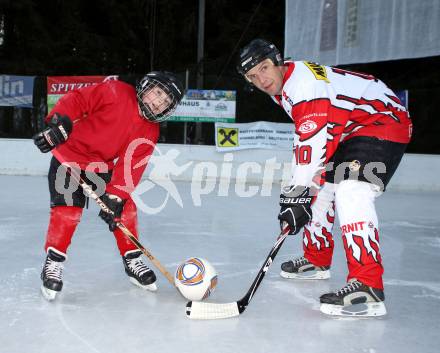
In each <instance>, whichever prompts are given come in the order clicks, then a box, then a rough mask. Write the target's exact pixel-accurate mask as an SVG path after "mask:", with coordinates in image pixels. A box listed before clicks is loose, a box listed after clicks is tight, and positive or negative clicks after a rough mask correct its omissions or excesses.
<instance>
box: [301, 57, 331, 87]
mask: <svg viewBox="0 0 440 353" xmlns="http://www.w3.org/2000/svg"><path fill="white" fill-rule="evenodd" d="M304 65H306V66H307V67H308V68H309V69H310V71H312V73H313V75H315V78H316V79H317V80H323V81H325V82H330V81H329V80H328V78H327V71H326V70H325V66H322V65H319V64H316V63H312V62H310V61H304Z"/></svg>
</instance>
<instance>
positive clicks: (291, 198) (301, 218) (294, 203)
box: [278, 186, 313, 235]
mask: <svg viewBox="0 0 440 353" xmlns="http://www.w3.org/2000/svg"><path fill="white" fill-rule="evenodd" d="M309 192H310V189H309V188H307V187H304V186H296V187H294V186H288V187H285V188H284V189H283V193H282V194H281V195H280V206H281V210H280V213H279V214H278V219H279V220H280V227H281V229H283V222H287V223H288V224H289V226H290V232H289V234H290V235H292V234H297V233H298V232H299V231H300V230H301V228H302V227H304V226H305V225H306V224H307V223H308V222H309V221H310V220H311V219H312V209H311V206H312V202H313V197H312V196H310V195H309Z"/></svg>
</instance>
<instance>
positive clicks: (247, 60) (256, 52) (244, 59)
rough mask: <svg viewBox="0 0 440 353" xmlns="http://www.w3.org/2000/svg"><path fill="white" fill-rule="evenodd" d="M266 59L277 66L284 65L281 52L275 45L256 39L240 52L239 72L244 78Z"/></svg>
mask: <svg viewBox="0 0 440 353" xmlns="http://www.w3.org/2000/svg"><path fill="white" fill-rule="evenodd" d="M265 59H270V60H272V62H273V64H274V65H276V66H280V65H283V63H284V60H283V58H282V57H281V53H280V51H279V50H278V48H277V47H276V46H275V45H274V44H273V43H270V42H268V41H267V40H264V39H259V38H257V39H254V40H253V41H252V42H250V43H249V44H248V45H246V46H245V47H243V48H242V49H241V50H240V54H239V57H238V62H237V71H238V73H239V74H241V75H243V76H244V75H246V73H247V72H248V71H249V70H250V69H252V68H253V67H254V66H255V65H257V64H259V63H260V62H262V61H263V60H265Z"/></svg>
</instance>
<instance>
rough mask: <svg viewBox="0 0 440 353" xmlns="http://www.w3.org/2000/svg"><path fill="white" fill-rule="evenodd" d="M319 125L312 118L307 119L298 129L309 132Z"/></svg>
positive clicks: (304, 132) (305, 132)
mask: <svg viewBox="0 0 440 353" xmlns="http://www.w3.org/2000/svg"><path fill="white" fill-rule="evenodd" d="M317 127H318V125H317V124H316V123H315V122H314V121H312V120H306V121H304V122H303V123H302V124H301V125H300V127H299V128H298V131H299V132H301V133H303V134H308V133H309V132H312V131H313V130H315V129H316V128H317Z"/></svg>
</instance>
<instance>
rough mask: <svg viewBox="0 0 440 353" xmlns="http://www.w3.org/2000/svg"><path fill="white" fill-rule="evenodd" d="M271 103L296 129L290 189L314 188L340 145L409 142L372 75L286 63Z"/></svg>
mask: <svg viewBox="0 0 440 353" xmlns="http://www.w3.org/2000/svg"><path fill="white" fill-rule="evenodd" d="M285 65H286V66H287V71H286V73H285V75H284V83H283V89H282V94H281V96H275V97H273V99H274V100H275V101H276V102H277V103H278V104H279V105H280V106H281V107H282V108H283V109H284V110H285V111H286V113H287V114H288V115H289V116H290V117H291V118H292V120H293V122H294V124H295V137H294V153H295V158H294V161H293V164H294V169H293V179H292V185H302V186H314V187H319V186H320V185H321V184H322V183H323V178H322V177H323V176H324V169H325V163H326V162H328V161H329V159H330V158H331V157H332V156H333V154H334V153H335V151H336V149H337V148H338V145H339V143H340V142H342V141H344V140H347V139H349V138H352V137H355V136H372V137H377V138H378V139H383V140H387V141H393V142H399V143H408V142H409V140H410V138H411V128H412V124H411V120H410V117H409V114H408V112H407V111H406V109H405V107H404V106H403V105H402V103H401V102H400V100H399V99H398V98H397V97H396V95H395V94H394V93H393V92H392V91H391V90H390V89H389V88H388V87H387V86H386V85H385V84H384V83H383V82H382V81H380V80H378V79H376V78H375V77H374V76H371V75H365V74H361V73H357V72H351V71H346V70H342V69H338V68H333V67H329V66H322V65H319V64H316V63H312V62H303V61H295V62H286V63H285Z"/></svg>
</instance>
